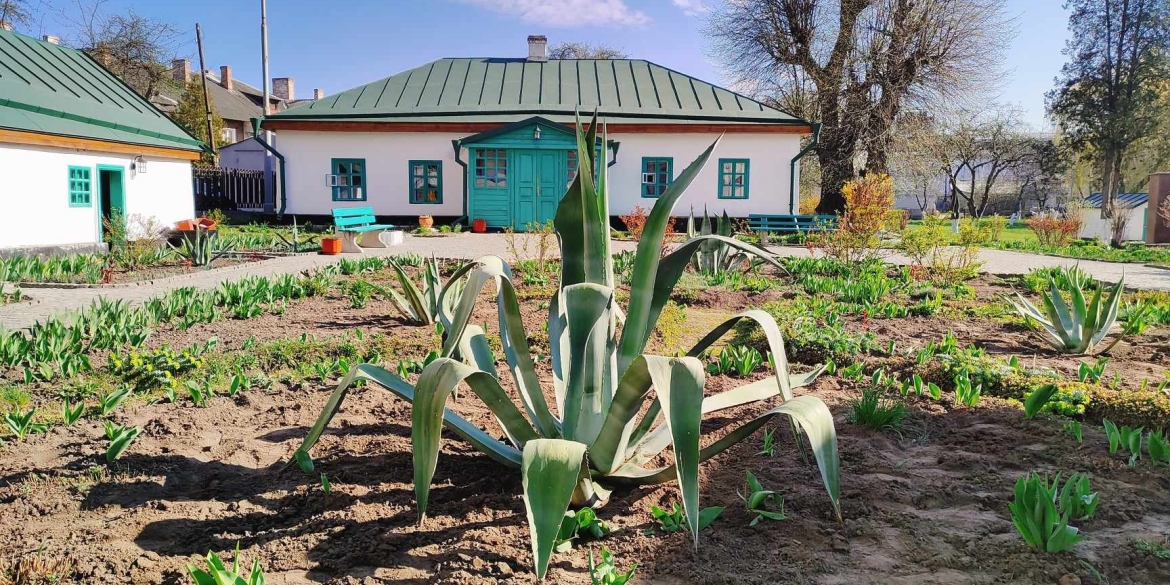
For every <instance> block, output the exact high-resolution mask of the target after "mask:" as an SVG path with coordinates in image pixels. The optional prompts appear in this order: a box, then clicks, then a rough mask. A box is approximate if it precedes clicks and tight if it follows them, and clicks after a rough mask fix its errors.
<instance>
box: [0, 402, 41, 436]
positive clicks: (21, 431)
mask: <svg viewBox="0 0 1170 585" xmlns="http://www.w3.org/2000/svg"><path fill="white" fill-rule="evenodd" d="M36 416H37V409H35V408H30V409H28V411H27V412H23V413H22V412H20V411H19V410H14V411H12V412H7V413H4V424H5V425H7V426H8V430H9V431H11V432H12V434H13V435H16V440H17V441H18V442H23V441H24V439H25V437H27V436H28V435H29V434H31V433H43V432H45V431H46V430H47V429H48V428H49V427H48V425H47V424H45V423H38V422H33V419H34V418H36Z"/></svg>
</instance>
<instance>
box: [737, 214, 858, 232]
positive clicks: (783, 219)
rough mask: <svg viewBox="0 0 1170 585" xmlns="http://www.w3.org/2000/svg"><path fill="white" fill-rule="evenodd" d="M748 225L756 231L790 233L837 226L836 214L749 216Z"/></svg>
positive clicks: (828, 228) (831, 228)
mask: <svg viewBox="0 0 1170 585" xmlns="http://www.w3.org/2000/svg"><path fill="white" fill-rule="evenodd" d="M748 227H749V228H751V230H752V231H755V232H768V233H773V234H789V233H799V232H810V231H813V230H821V229H825V230H833V229H836V228H837V216H835V215H764V214H754V213H753V214H751V215H749V216H748Z"/></svg>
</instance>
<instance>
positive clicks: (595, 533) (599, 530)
mask: <svg viewBox="0 0 1170 585" xmlns="http://www.w3.org/2000/svg"><path fill="white" fill-rule="evenodd" d="M611 532H613V529H611V528H610V526H609V523H608V522H606V521H604V520H602V519H600V518H598V517H597V512H595V511H594V510H593V508H581V509H580V510H577V512H576V513H574V512H565V518H564V520H561V529H560V532H558V533H557V540H556V545H555V546H554V547H553V550H555V551H556V552H567V551H569V550H572V548H573V541H574V540H577V539H579V538H580V539H583V540H584V539H588V540H597V539H600V538H605V537H606V536H609V534H610V533H611Z"/></svg>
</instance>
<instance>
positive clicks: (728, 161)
mask: <svg viewBox="0 0 1170 585" xmlns="http://www.w3.org/2000/svg"><path fill="white" fill-rule="evenodd" d="M749 173H751V162H750V161H749V160H748V159H746V158H721V159H719V198H720V199H747V198H748V175H749Z"/></svg>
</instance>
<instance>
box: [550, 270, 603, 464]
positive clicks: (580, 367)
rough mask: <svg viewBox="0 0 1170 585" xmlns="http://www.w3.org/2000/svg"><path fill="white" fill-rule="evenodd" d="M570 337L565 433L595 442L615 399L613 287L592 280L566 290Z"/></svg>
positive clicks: (583, 441) (567, 436) (577, 438)
mask: <svg viewBox="0 0 1170 585" xmlns="http://www.w3.org/2000/svg"><path fill="white" fill-rule="evenodd" d="M562 293H563V298H564V300H565V308H566V309H567V311H566V313H565V316H566V319H567V325H568V333H569V335H568V337H569V340H570V342H571V343H570V354H569V376H568V379H567V380H566V382H567V384H566V387H565V407H564V410H563V411H562V412H563V413H564V419H563V421H562V432H563V433H564V436H565V437H566V438H568V439H570V440H574V441H578V442H581V443H585V444H586V445H588V444H591V443H593V441H594V439H596V438H597V434H598V433H599V432H600V431H601V426H602V423H603V422H604V421H605V417H606V411H607V410H608V409H609V403H610V401H611V400H612V399H613V386H612V383H611V370H612V361H613V355H612V354H611V353H610V350H611V349H612V346H610V344H609V340H610V339H611V338H612V333H613V328H612V324H613V312H612V307H613V289H611V288H609V287H606V286H601V285H597V284H592V283H581V284H573V285H569V286H567V287H564V289H562Z"/></svg>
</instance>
